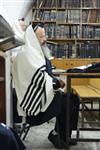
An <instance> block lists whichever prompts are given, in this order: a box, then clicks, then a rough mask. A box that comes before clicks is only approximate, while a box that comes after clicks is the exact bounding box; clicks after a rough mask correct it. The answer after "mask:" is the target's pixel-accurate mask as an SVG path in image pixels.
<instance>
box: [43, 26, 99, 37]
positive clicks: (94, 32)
mask: <svg viewBox="0 0 100 150" xmlns="http://www.w3.org/2000/svg"><path fill="white" fill-rule="evenodd" d="M45 31H46V35H47V38H55V39H57V38H95V39H100V27H96V26H93V27H92V26H79V25H73V26H66V25H56V24H46V25H45Z"/></svg>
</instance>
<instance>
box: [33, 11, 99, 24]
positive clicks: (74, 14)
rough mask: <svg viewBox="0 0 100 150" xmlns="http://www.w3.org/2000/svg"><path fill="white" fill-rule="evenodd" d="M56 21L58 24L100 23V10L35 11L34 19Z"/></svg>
mask: <svg viewBox="0 0 100 150" xmlns="http://www.w3.org/2000/svg"><path fill="white" fill-rule="evenodd" d="M37 14H38V16H37ZM36 18H39V19H40V20H48V21H56V22H58V23H80V22H83V23H100V10H83V11H82V20H81V10H77V9H75V10H72V9H71V10H70V9H69V10H63V11H60V10H59V11H56V10H44V11H43V10H39V11H38V12H37V11H34V19H36Z"/></svg>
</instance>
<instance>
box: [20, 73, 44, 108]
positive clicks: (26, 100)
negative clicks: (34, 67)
mask: <svg viewBox="0 0 100 150" xmlns="http://www.w3.org/2000/svg"><path fill="white" fill-rule="evenodd" d="M41 76H42V78H41V80H40V81H39V85H38V89H37V85H36V84H37V82H38V80H39V79H40V77H41ZM43 81H44V76H43V73H40V75H39V76H38V77H37V79H36V80H35V82H34V85H32V86H33V87H32V89H31V90H30V91H29V93H28V97H27V98H26V99H25V103H24V105H23V108H25V107H26V105H27V103H28V102H29V100H30V97H31V95H32V94H34V97H35V96H36V94H37V93H36V92H35V93H34V91H35V90H36V91H37V90H38V91H39V90H40V89H41V85H42V82H43ZM30 101H31V100H30ZM29 103H30V102H29ZM28 105H29V104H28Z"/></svg>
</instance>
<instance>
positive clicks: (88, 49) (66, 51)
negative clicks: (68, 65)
mask: <svg viewBox="0 0 100 150" xmlns="http://www.w3.org/2000/svg"><path fill="white" fill-rule="evenodd" d="M48 46H49V48H50V50H51V53H52V56H53V57H55V58H100V44H98V43H86V44H84V43H80V44H77V47H76V49H75V46H74V45H72V44H70V43H67V44H63V45H62V44H61V45H60V44H56V45H54V44H50V45H48Z"/></svg>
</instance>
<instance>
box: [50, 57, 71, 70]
mask: <svg viewBox="0 0 100 150" xmlns="http://www.w3.org/2000/svg"><path fill="white" fill-rule="evenodd" d="M67 64H68V65H69V63H67ZM67 64H66V59H53V60H52V65H53V66H56V68H57V69H67V68H69V66H68V65H67Z"/></svg>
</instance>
